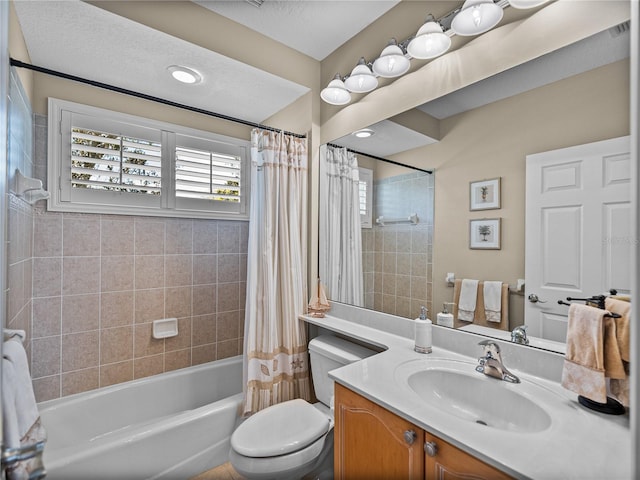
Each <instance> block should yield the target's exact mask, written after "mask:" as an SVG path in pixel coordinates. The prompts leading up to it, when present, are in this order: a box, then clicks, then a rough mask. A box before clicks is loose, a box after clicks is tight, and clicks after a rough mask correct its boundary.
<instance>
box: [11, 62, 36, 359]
mask: <svg viewBox="0 0 640 480" xmlns="http://www.w3.org/2000/svg"><path fill="white" fill-rule="evenodd" d="M8 103H9V145H8V149H9V155H8V158H9V164H8V166H7V172H8V181H9V183H8V185H9V194H8V198H7V210H8V211H7V219H8V225H7V230H8V236H7V239H6V240H7V243H6V248H7V292H6V293H5V294H6V299H7V312H6V314H7V315H6V326H7V327H8V328H13V329H19V330H25V331H26V332H27V337H29V334H30V331H31V291H32V280H31V279H32V275H31V272H32V258H31V257H32V244H31V234H32V230H33V214H32V207H31V205H30V204H29V203H27V202H26V201H24V200H23V199H22V198H20V197H17V196H16V195H14V194H13V193H12V192H11V190H12V189H13V186H14V176H15V170H16V169H20V171H21V172H22V173H23V174H24V175H26V176H31V175H33V140H32V139H33V128H32V114H31V107H30V105H29V101H28V99H27V97H26V95H25V93H24V91H23V89H22V86H21V85H20V81H19V80H18V76H17V75H16V73H15V71H14V70H13V69H12V70H11V77H10V87H9V102H8ZM26 348H27V352H29V350H30V348H29V344H28V343H27V345H26Z"/></svg>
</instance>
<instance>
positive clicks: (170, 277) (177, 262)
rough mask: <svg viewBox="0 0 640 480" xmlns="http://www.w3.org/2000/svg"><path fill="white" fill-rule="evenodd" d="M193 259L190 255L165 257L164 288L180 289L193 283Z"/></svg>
mask: <svg viewBox="0 0 640 480" xmlns="http://www.w3.org/2000/svg"><path fill="white" fill-rule="evenodd" d="M192 263H193V257H192V256H191V255H165V257H164V268H165V286H166V287H181V286H184V285H191V284H192V283H193V266H192Z"/></svg>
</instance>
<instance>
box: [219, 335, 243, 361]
mask: <svg viewBox="0 0 640 480" xmlns="http://www.w3.org/2000/svg"><path fill="white" fill-rule="evenodd" d="M238 354H239V352H238V340H237V339H236V340H226V341H224V342H218V343H217V355H216V359H217V360H220V359H222V358H228V357H235V356H236V355H238Z"/></svg>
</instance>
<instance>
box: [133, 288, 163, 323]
mask: <svg viewBox="0 0 640 480" xmlns="http://www.w3.org/2000/svg"><path fill="white" fill-rule="evenodd" d="M163 318H165V315H164V288H155V289H151V290H136V293H135V322H136V323H144V322H149V321H153V320H161V319H163Z"/></svg>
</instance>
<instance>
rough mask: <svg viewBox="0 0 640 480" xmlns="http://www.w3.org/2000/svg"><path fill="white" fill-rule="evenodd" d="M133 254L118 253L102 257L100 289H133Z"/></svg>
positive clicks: (109, 290) (111, 290)
mask: <svg viewBox="0 0 640 480" xmlns="http://www.w3.org/2000/svg"><path fill="white" fill-rule="evenodd" d="M134 259H135V257H134V256H133V255H117V256H110V257H102V258H101V271H100V281H101V287H100V289H101V290H102V291H103V292H114V291H122V290H131V289H133V267H134V263H135V260H134Z"/></svg>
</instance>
